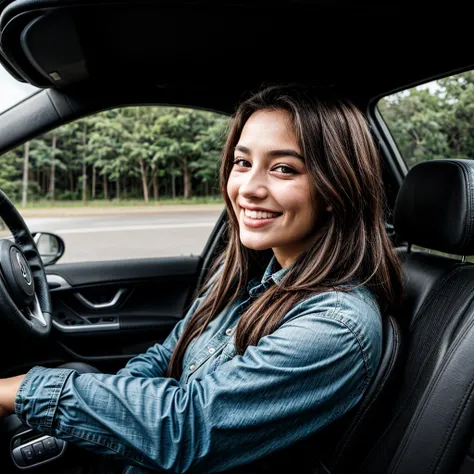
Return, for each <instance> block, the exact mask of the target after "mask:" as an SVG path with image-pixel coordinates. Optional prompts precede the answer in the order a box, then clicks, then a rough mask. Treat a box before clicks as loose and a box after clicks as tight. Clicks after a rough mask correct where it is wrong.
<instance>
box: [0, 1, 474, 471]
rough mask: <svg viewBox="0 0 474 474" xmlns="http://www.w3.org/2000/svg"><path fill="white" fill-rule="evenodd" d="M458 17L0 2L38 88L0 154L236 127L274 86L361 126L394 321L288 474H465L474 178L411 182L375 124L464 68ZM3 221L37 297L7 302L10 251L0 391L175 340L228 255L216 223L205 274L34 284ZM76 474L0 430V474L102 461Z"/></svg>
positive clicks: (32, 257)
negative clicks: (46, 370)
mask: <svg viewBox="0 0 474 474" xmlns="http://www.w3.org/2000/svg"><path fill="white" fill-rule="evenodd" d="M468 16H469V15H460V14H459V11H456V9H455V7H454V5H453V6H449V5H444V6H443V8H439V9H435V8H431V9H430V10H428V9H426V8H417V7H416V6H410V7H409V8H408V7H404V6H402V5H399V6H396V5H389V4H382V3H380V4H367V3H363V2H351V3H347V4H346V3H338V2H334V3H329V2H324V1H316V0H312V1H310V0H307V1H290V0H286V1H282V2H275V3H270V2H268V3H267V2H227V1H223V2H220V3H219V4H218V5H211V4H209V3H208V2H203V1H193V2H182V1H179V0H178V1H174V2H158V1H155V2H152V1H141V0H134V1H130V0H129V1H112V0H101V1H92V0H91V1H89V2H81V1H78V0H35V1H30V0H3V1H1V0H0V63H1V65H2V66H3V67H4V68H5V69H6V70H7V71H9V73H10V74H11V76H12V77H13V78H14V79H15V80H17V81H18V82H21V83H27V84H31V85H33V86H35V87H38V88H39V91H38V92H37V93H35V94H33V95H31V96H29V97H27V98H26V99H24V100H23V101H22V102H20V103H18V104H16V105H15V106H13V107H11V108H9V109H8V110H6V111H4V112H2V113H0V154H2V153H5V152H7V151H9V150H11V149H13V148H14V147H16V146H19V145H21V144H22V143H24V142H25V141H27V140H29V139H32V138H34V137H37V136H39V135H41V134H42V133H45V132H46V131H49V130H52V129H54V128H56V127H58V126H60V125H63V124H67V123H69V122H71V121H74V120H77V119H79V118H81V117H85V116H87V115H90V114H93V113H96V112H99V111H103V110H107V109H111V108H116V107H121V106H127V105H142V104H162V105H169V104H172V105H176V106H181V107H193V108H198V109H203V110H213V111H216V112H220V113H223V114H226V115H229V116H230V115H231V114H232V113H233V111H234V108H235V106H236V104H237V103H238V102H239V100H240V99H241V98H242V97H243V96H244V95H245V93H246V92H247V91H249V90H253V89H256V88H258V87H259V86H260V85H262V84H266V83H273V82H300V83H305V84H311V85H315V86H318V87H321V86H322V87H331V88H334V89H335V90H338V91H340V92H342V93H344V94H345V95H346V96H347V97H348V98H350V99H351V100H352V101H353V102H354V103H355V104H356V105H357V106H358V107H359V108H360V109H361V110H362V111H363V113H364V114H365V115H366V117H367V120H368V121H369V123H370V126H371V129H372V132H373V134H374V137H375V139H376V142H377V144H378V146H379V151H380V156H381V160H382V165H383V182H384V187H385V193H386V197H387V215H386V221H387V231H388V232H389V234H390V236H391V238H392V241H393V245H394V247H396V248H397V251H398V252H399V254H400V256H401V259H402V264H403V273H404V297H403V301H402V304H401V308H402V310H401V311H400V314H393V315H389V316H388V317H387V318H386V319H385V320H384V322H383V324H384V327H383V331H384V333H383V337H384V340H383V355H382V360H381V363H380V366H379V369H378V372H377V373H376V375H375V377H374V379H373V380H372V383H371V385H370V387H369V390H368V391H367V393H366V394H365V395H364V397H363V399H362V401H361V402H360V403H359V404H358V405H357V406H356V407H355V408H354V409H353V410H352V411H351V412H349V413H348V414H347V415H345V416H344V417H343V418H342V419H340V420H338V421H336V422H335V423H333V424H332V425H330V426H328V427H327V428H325V429H324V430H323V431H322V432H320V433H318V434H317V435H316V436H314V437H313V438H311V439H308V440H304V441H303V442H301V443H300V444H298V445H296V446H292V447H290V448H288V450H285V451H284V452H282V453H278V455H279V456H280V458H279V459H281V468H282V470H283V472H288V473H290V472H291V473H299V472H301V473H302V472H308V471H307V470H305V469H306V467H307V466H308V465H311V464H312V462H313V461H315V459H316V458H319V459H322V461H323V462H324V465H325V467H326V469H327V472H328V473H330V474H339V473H340V474H342V473H348V472H350V473H359V474H376V473H377V474H380V473H391V474H411V473H417V474H428V473H430V474H431V473H432V474H434V473H436V474H443V473H445V474H454V473H459V474H465V473H468V472H473V471H474V264H472V263H470V262H469V261H467V260H466V258H465V257H466V256H469V255H473V254H474V163H473V162H471V161H469V160H464V159H458V158H457V157H455V156H452V157H449V156H448V157H446V159H444V160H431V161H430V160H429V158H430V157H427V159H428V161H426V162H424V163H421V164H419V165H417V166H415V167H413V168H412V169H410V170H408V168H407V166H406V164H405V163H404V161H403V159H402V157H401V156H400V153H399V150H398V149H397V146H396V144H395V142H394V140H393V137H392V136H391V134H390V132H389V131H388V129H387V127H386V125H385V123H384V121H383V120H382V119H381V117H380V114H379V113H378V109H377V107H376V105H377V102H378V101H379V100H380V98H382V97H384V96H387V95H389V94H392V93H395V92H398V91H402V90H405V89H407V88H409V87H413V86H416V85H418V84H423V83H426V82H428V81H431V80H434V79H436V78H441V77H444V76H447V75H450V74H454V73H456V72H462V71H468V70H470V69H473V63H474V59H473V58H472V54H471V51H470V49H471V48H470V43H471V41H470V39H471V38H470V37H471V33H470V32H471V27H470V25H469V18H468ZM0 217H1V218H2V219H3V221H4V222H5V223H6V224H7V226H8V227H9V229H10V230H11V231H12V235H13V236H14V243H15V244H16V246H18V247H19V248H20V249H21V251H22V254H23V256H21V255H20V256H19V257H18V258H19V259H22V258H24V259H25V260H26V262H27V263H26V262H23V260H22V262H23V264H24V265H25V266H26V267H28V266H29V268H30V269H31V273H32V278H34V281H35V286H36V294H27V292H26V290H25V289H24V288H17V289H16V290H15V292H14V293H15V294H11V291H9V290H8V289H7V288H11V287H12V286H14V285H15V283H14V281H15V275H14V274H13V273H12V270H11V263H10V259H11V258H13V257H11V255H13V254H12V252H15V250H12V248H13V249H14V248H15V247H12V242H11V241H10V240H7V239H4V240H1V241H0V243H1V245H0V268H1V276H2V279H1V280H0V315H1V318H2V331H1V343H0V377H2V378H3V377H9V376H14V375H17V374H21V373H24V372H26V371H27V370H29V369H31V368H32V367H34V366H35V365H42V366H46V367H57V366H59V365H61V364H64V363H71V362H74V363H82V364H90V365H92V366H94V367H97V368H98V369H99V370H100V371H102V372H105V373H114V372H116V371H117V370H118V369H120V368H121V367H123V366H124V365H125V364H126V362H127V361H128V360H129V359H130V358H131V357H133V356H134V355H136V354H139V353H141V352H144V351H145V350H146V349H147V348H148V347H150V346H151V345H153V344H154V343H156V342H161V341H163V340H164V339H165V338H166V336H167V334H168V333H169V332H170V330H171V329H172V328H173V327H174V325H175V324H176V323H177V322H178V321H179V320H180V319H181V318H182V317H183V315H184V314H185V311H186V309H187V308H188V307H189V305H190V303H191V302H192V299H193V296H194V295H195V292H196V290H197V288H199V285H200V283H201V282H202V281H203V280H204V279H205V278H206V275H207V271H208V270H209V268H210V267H211V264H212V262H213V260H214V258H215V256H216V255H217V253H218V251H219V249H220V248H221V246H222V245H225V223H226V214H225V212H223V213H222V214H221V216H220V217H219V219H218V221H217V223H216V225H215V227H214V228H213V230H212V232H211V234H210V236H209V239H208V241H207V244H206V246H205V248H204V250H203V252H202V253H201V254H200V255H180V256H176V257H150V258H140V259H128V258H125V256H124V259H121V260H113V261H107V262H102V261H101V262H98V261H88V262H78V263H61V261H60V260H59V262H58V263H54V262H53V263H50V264H48V265H46V266H45V267H44V270H45V277H43V276H42V267H43V264H42V263H41V257H40V255H39V253H38V250H37V248H36V246H35V241H34V238H33V237H32V236H31V234H30V233H29V231H28V227H27V226H26V224H25V222H24V221H23V219H22V217H21V215H20V213H19V212H18V210H17V209H16V208H15V206H14V205H13V204H12V202H11V201H10V199H9V198H8V196H6V195H5V194H4V193H3V192H2V191H0ZM156 245H157V246H159V245H160V242H156ZM448 254H449V255H448ZM15 258H16V257H15ZM12 281H13V283H11V282H12ZM6 282H9V284H8V285H7V284H6ZM9 293H10V294H9ZM20 301H28V304H29V307H31V311H30V315H29V317H28V318H26V317H25V315H24V314H22V313H21V312H20V311H19V310H18V304H19V302H20ZM39 441H42V442H43V446H44V447H45V451H46V453H43V455H42V456H39V457H38V456H37V454H35V453H34V452H33V451H32V450H31V447H32V446H33V444H35V443H38V442H39ZM25 453H26V454H25ZM27 453H30V454H31V456H30V455H27ZM87 456H88V454H86V453H84V452H82V451H81V450H79V449H75V448H74V447H72V446H68V445H67V444H66V443H64V442H62V441H60V440H57V439H54V438H51V437H48V436H44V435H42V434H41V433H36V432H34V431H33V430H31V429H29V428H28V427H25V426H23V425H22V424H21V423H20V422H19V421H18V419H16V418H15V417H14V416H12V417H8V418H5V419H4V420H0V473H2V474H3V473H10V472H11V473H15V472H21V471H23V470H27V471H31V472H32V473H42V472H48V473H49V472H74V471H67V469H74V468H75V467H80V466H81V465H82V464H84V463H86V462H93V457H92V456H91V458H90V459H91V461H89V458H88V457H87ZM78 472H79V471H78Z"/></svg>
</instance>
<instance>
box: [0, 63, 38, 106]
mask: <svg viewBox="0 0 474 474" xmlns="http://www.w3.org/2000/svg"><path fill="white" fill-rule="evenodd" d="M37 90H38V89H37V88H36V87H33V86H30V85H29V84H25V83H24V82H19V81H17V80H16V79H14V78H13V77H12V76H11V75H10V74H9V73H8V72H7V71H6V70H5V69H4V68H3V67H2V66H1V65H0V112H2V111H3V110H6V109H8V108H9V107H11V106H12V105H14V104H16V103H17V102H19V101H20V100H22V99H24V98H25V97H28V96H29V95H31V94H32V93H33V92H35V91H37Z"/></svg>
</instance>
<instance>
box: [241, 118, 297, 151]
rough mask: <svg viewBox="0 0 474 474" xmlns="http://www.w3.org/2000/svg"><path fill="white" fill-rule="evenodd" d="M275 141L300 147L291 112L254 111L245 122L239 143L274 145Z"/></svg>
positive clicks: (249, 145)
mask: <svg viewBox="0 0 474 474" xmlns="http://www.w3.org/2000/svg"><path fill="white" fill-rule="evenodd" d="M275 142H277V143H279V144H280V145H283V144H284V145H285V146H291V147H293V148H297V147H298V144H297V142H296V136H295V133H294V131H293V125H292V123H291V116H290V114H289V113H288V112H287V111H286V110H281V109H279V110H259V111H257V112H254V113H253V114H252V115H251V116H250V117H249V118H248V120H247V121H246V122H245V125H244V127H243V129H242V133H241V134H240V139H239V144H241V145H244V146H247V147H249V148H251V146H252V144H253V145H254V146H256V145H260V146H264V145H267V144H271V145H272V146H273V145H275Z"/></svg>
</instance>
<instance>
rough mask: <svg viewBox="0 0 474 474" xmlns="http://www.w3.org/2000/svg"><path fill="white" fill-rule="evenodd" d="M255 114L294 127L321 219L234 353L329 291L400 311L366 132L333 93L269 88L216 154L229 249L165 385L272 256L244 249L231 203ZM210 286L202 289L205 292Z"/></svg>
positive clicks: (248, 318)
mask: <svg viewBox="0 0 474 474" xmlns="http://www.w3.org/2000/svg"><path fill="white" fill-rule="evenodd" d="M259 110H285V111H287V112H288V113H289V115H290V117H291V123H292V126H293V129H294V132H295V136H296V139H297V141H298V145H299V147H300V149H301V151H302V153H303V156H304V157H305V164H306V167H307V170H308V173H309V175H310V177H311V180H312V184H313V189H314V190H317V196H318V197H317V198H318V199H320V200H322V201H323V203H324V206H321V208H322V209H323V208H326V207H328V208H329V209H330V210H329V211H327V212H325V215H324V216H323V217H324V218H323V219H322V220H321V221H320V222H318V224H320V226H319V228H318V232H317V235H316V236H315V238H314V240H313V243H312V244H311V245H309V247H308V248H306V249H305V251H303V252H302V253H301V254H300V255H299V257H298V258H297V259H296V261H295V263H294V264H292V265H291V267H290V269H289V271H288V272H286V274H285V276H284V277H283V279H282V280H281V281H280V282H279V283H278V284H275V285H273V286H272V287H271V288H269V289H268V290H267V291H265V292H264V293H263V294H262V295H261V296H260V297H258V298H257V299H256V300H255V301H254V302H253V303H252V304H251V305H250V306H249V307H248V308H247V310H246V311H245V312H244V313H243V314H242V316H241V317H240V319H239V321H238V324H237V327H236V331H235V346H236V350H237V353H238V354H243V353H244V352H245V349H246V348H247V347H248V346H249V345H257V344H258V342H259V340H260V339H261V338H262V337H263V336H265V335H268V334H271V333H272V332H273V331H275V329H276V328H277V327H278V325H279V323H280V322H281V320H282V318H283V316H284V315H285V313H287V312H288V311H289V309H290V308H292V307H294V306H295V305H296V304H297V303H298V302H300V301H301V300H303V299H304V298H306V297H308V296H309V295H311V294H314V293H316V292H322V291H334V289H335V288H336V287H338V286H340V285H342V284H347V283H351V282H354V281H356V282H357V285H366V286H367V287H368V288H369V289H370V290H371V291H372V292H373V294H374V295H375V297H376V299H377V302H378V304H379V306H380V309H381V311H382V314H386V313H387V312H393V311H396V309H397V307H398V303H399V301H400V297H401V267H400V262H399V259H398V257H397V255H396V253H395V251H394V249H393V247H392V244H391V242H390V240H389V237H388V235H387V233H386V230H385V224H384V210H385V209H384V205H385V204H384V203H385V199H384V193H383V187H382V178H381V165H380V158H379V155H378V152H377V149H376V147H375V145H374V142H373V139H372V135H371V133H370V129H369V126H368V124H367V122H366V120H365V117H364V116H363V114H362V113H361V112H360V110H359V109H358V108H357V107H356V106H355V105H353V104H352V103H351V102H350V101H348V100H347V99H345V98H343V97H338V96H336V95H335V94H334V93H332V92H329V91H324V92H323V91H320V90H316V89H310V88H307V87H303V86H298V85H285V86H269V87H266V88H264V89H263V90H261V91H259V92H257V93H255V94H254V95H252V96H251V97H250V98H248V99H247V100H245V101H244V102H242V103H241V104H240V106H239V107H238V109H237V111H236V113H235V114H234V117H233V123H232V126H231V128H230V131H229V133H228V136H227V141H226V144H225V147H224V150H223V153H222V162H221V169H220V186H221V192H222V195H223V197H224V199H225V205H226V209H227V215H228V223H227V245H226V247H225V249H224V250H223V252H222V253H221V254H220V256H219V257H218V258H217V259H216V261H215V263H214V266H213V269H212V270H211V271H210V272H209V274H210V275H215V274H216V272H217V270H218V269H219V268H220V267H221V268H220V270H219V272H218V273H217V277H216V278H215V281H214V282H213V283H212V285H211V287H210V288H208V292H207V294H206V297H205V298H204V300H203V302H202V303H201V305H200V306H199V307H198V309H197V310H196V312H195V314H194V315H193V316H192V318H191V319H190V320H189V322H188V324H187V326H186V327H185V328H184V331H183V333H182V335H181V338H180V339H179V341H178V343H177V345H176V347H175V350H174V351H173V354H172V357H171V360H170V363H169V367H168V376H170V377H173V378H175V379H179V378H180V376H181V373H182V367H181V366H182V361H183V356H184V352H185V350H186V347H187V346H188V344H189V343H190V341H191V340H193V339H194V338H195V337H198V336H199V335H200V334H201V333H202V332H203V331H204V329H205V328H206V327H207V325H208V324H209V322H210V321H211V320H212V319H213V318H215V317H216V316H217V315H218V314H219V313H220V312H221V311H222V310H223V309H224V308H225V307H226V306H227V305H230V304H231V303H232V302H234V301H235V300H236V298H238V296H239V294H240V293H241V291H243V290H244V289H245V288H246V285H247V283H248V282H249V280H250V278H251V277H252V274H253V273H255V271H256V269H258V268H260V269H261V268H263V267H264V265H265V264H266V263H268V260H269V253H270V255H271V254H272V252H271V251H270V252H269V251H261V252H257V251H254V250H250V249H248V248H246V247H244V246H243V245H242V244H241V242H240V238H239V223H238V220H237V218H236V216H235V214H234V211H233V209H232V204H231V202H230V200H229V197H228V196H227V192H226V185H227V180H228V177H229V174H230V172H231V169H232V167H233V154H234V148H235V146H236V145H237V143H238V141H239V138H240V135H241V132H242V129H243V127H244V125H245V122H246V121H247V119H248V118H249V117H250V116H251V115H252V114H253V113H254V112H256V111H259ZM204 288H206V285H203V289H202V291H203V290H204Z"/></svg>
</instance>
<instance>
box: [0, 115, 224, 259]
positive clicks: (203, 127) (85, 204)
mask: <svg viewBox="0 0 474 474" xmlns="http://www.w3.org/2000/svg"><path fill="white" fill-rule="evenodd" d="M228 120H229V118H228V117H227V116H225V115H222V114H218V113H214V112H209V111H202V110H193V109H185V108H176V107H159V106H140V107H123V108H117V109H112V110H107V111H104V112H101V113H98V114H95V115H92V116H89V117H86V118H83V119H81V120H77V121H75V122H72V123H69V124H66V125H63V126H61V127H59V128H57V129H55V130H53V131H50V132H48V133H46V134H44V135H42V136H40V137H38V138H36V139H34V140H31V141H30V142H28V143H25V144H24V145H23V146H21V147H18V148H17V149H14V150H12V151H10V152H7V153H6V154H4V155H2V156H0V160H1V162H2V164H1V167H0V169H1V171H0V188H1V189H2V190H3V191H4V192H5V193H6V194H7V195H8V196H9V197H10V199H11V200H12V201H14V203H15V204H16V205H17V207H18V209H19V211H20V213H21V214H22V215H23V218H24V219H25V221H26V223H27V224H28V226H29V228H30V230H31V231H32V232H53V233H55V234H57V235H59V236H60V237H62V238H63V240H64V242H65V254H64V256H63V257H62V258H61V260H60V261H59V262H58V263H70V262H83V261H97V260H115V259H131V258H143V257H161V256H179V255H198V254H200V253H201V252H202V250H203V248H204V246H205V243H206V241H207V239H208V237H209V235H210V232H211V230H212V228H213V227H214V225H215V223H216V220H217V218H218V217H219V215H220V214H221V212H222V210H223V208H224V204H223V201H222V199H221V196H220V192H219V189H218V182H217V174H218V165H219V159H220V153H221V150H222V147H223V143H224V137H225V132H226V127H227V125H228ZM0 232H1V233H3V234H5V233H7V230H3V231H0Z"/></svg>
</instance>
